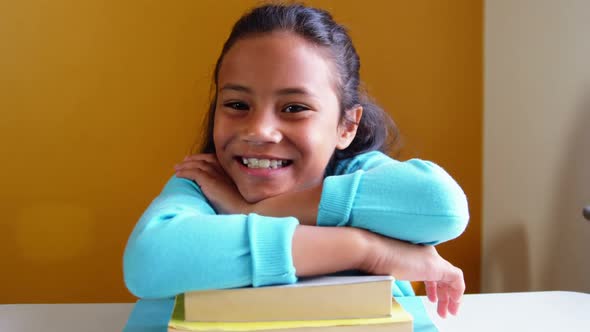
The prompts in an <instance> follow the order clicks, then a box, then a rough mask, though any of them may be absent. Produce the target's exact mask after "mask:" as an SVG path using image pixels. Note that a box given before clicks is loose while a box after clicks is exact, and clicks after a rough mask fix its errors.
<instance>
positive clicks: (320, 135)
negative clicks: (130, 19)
mask: <svg viewBox="0 0 590 332" xmlns="http://www.w3.org/2000/svg"><path fill="white" fill-rule="evenodd" d="M359 68H360V62H359V57H358V55H357V53H356V51H355V49H354V47H353V45H352V42H351V40H350V37H349V36H348V34H347V32H346V30H345V28H344V27H342V26H341V25H339V24H337V23H335V22H334V21H333V19H332V17H331V16H330V14H328V13H327V12H325V11H323V10H318V9H314V8H309V7H305V6H302V5H266V6H262V7H258V8H255V9H254V10H252V11H251V12H249V13H247V14H246V15H244V16H243V17H242V18H241V19H240V20H239V21H238V22H237V23H236V24H235V26H234V28H233V30H232V32H231V35H230V36H229V38H228V40H227V41H226V43H225V45H224V47H223V50H222V52H221V56H220V57H219V59H218V61H217V65H216V67H215V72H214V81H213V83H214V87H215V95H214V97H213V100H212V102H211V107H210V109H209V114H208V116H209V120H208V125H207V128H205V132H204V133H205V140H204V145H203V148H202V150H201V153H199V154H195V155H191V156H188V157H186V158H185V159H184V161H182V162H181V163H179V164H177V165H176V166H175V170H176V174H175V175H174V176H173V177H172V178H171V179H170V181H169V182H168V183H167V184H166V186H165V187H164V189H163V190H162V192H161V193H160V195H159V196H158V197H157V198H156V199H155V200H154V201H153V202H152V203H151V205H150V206H149V207H148V209H147V210H146V211H145V212H144V214H143V215H142V217H141V219H140V220H139V222H138V223H137V225H136V227H135V229H134V230H133V232H132V234H131V236H130V238H129V241H128V243H127V248H126V250H125V255H124V273H125V282H126V284H127V287H128V288H129V290H130V291H131V292H132V293H133V294H135V295H136V296H138V297H144V298H158V297H171V296H174V295H176V294H179V293H183V292H186V291H192V290H204V289H215V288H230V287H242V286H250V285H251V286H254V287H259V286H266V285H273V284H288V283H294V282H296V281H297V277H303V276H312V275H321V274H328V273H336V272H342V271H351V270H356V271H361V272H364V273H370V274H381V275H383V274H387V275H392V276H394V277H395V278H396V279H397V280H398V281H396V287H395V289H394V295H396V296H407V295H413V294H414V293H413V291H412V288H411V286H410V284H409V282H408V281H412V280H413V281H425V284H426V292H427V295H428V297H429V299H430V300H431V301H438V313H439V314H440V315H441V316H443V317H444V316H445V315H446V313H447V312H450V313H452V314H456V313H457V310H458V308H459V303H460V299H461V296H462V295H463V292H464V290H465V283H464V280H463V274H462V272H461V270H460V269H458V268H456V267H454V266H453V265H451V264H450V263H449V262H447V261H446V260H444V259H443V258H442V257H440V256H439V255H438V253H437V252H436V250H435V248H434V245H436V244H438V243H441V242H444V241H448V240H450V239H453V238H455V237H457V236H459V235H460V234H461V233H462V232H463V230H464V229H465V227H466V225H467V221H468V210H467V201H466V198H465V195H464V193H463V191H462V190H461V188H460V187H459V186H458V185H457V183H456V182H455V181H454V180H453V179H452V178H451V177H450V176H449V175H448V174H447V173H446V172H445V171H444V170H443V169H442V168H440V167H439V166H437V165H435V164H433V163H431V162H428V161H423V160H418V159H412V160H409V161H406V162H400V161H397V160H395V159H392V158H390V157H388V156H387V155H386V154H384V153H383V152H386V151H387V142H388V137H389V138H391V137H395V136H396V133H395V128H394V127H393V122H392V121H391V119H390V118H389V117H388V116H387V115H386V114H385V112H383V110H381V109H380V108H379V107H378V106H376V105H374V104H372V103H370V102H368V101H367V100H368V98H366V96H364V95H363V94H362V93H361V91H360V89H359V84H360V79H359ZM400 280H406V281H400Z"/></svg>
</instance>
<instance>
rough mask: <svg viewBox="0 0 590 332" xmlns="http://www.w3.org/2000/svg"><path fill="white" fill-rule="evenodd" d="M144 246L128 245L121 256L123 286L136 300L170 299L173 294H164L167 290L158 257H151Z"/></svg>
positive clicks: (137, 244)
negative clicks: (159, 267)
mask: <svg viewBox="0 0 590 332" xmlns="http://www.w3.org/2000/svg"><path fill="white" fill-rule="evenodd" d="M151 251H152V250H150V249H149V248H148V247H146V246H145V245H143V246H142V245H141V244H140V243H137V241H136V242H135V243H129V244H128V245H127V248H126V249H125V254H124V255H123V278H124V281H125V286H126V287H127V289H128V290H129V292H131V294H133V295H134V296H136V297H138V298H145V299H155V298H163V297H171V296H174V294H172V293H170V294H166V293H163V291H165V290H168V289H169V286H167V284H168V283H167V282H166V280H165V279H166V278H165V276H163V275H162V272H161V269H158V268H157V267H158V266H161V265H162V264H161V263H162V262H157V260H158V257H159V256H160V255H157V254H156V255H153V254H152V253H151Z"/></svg>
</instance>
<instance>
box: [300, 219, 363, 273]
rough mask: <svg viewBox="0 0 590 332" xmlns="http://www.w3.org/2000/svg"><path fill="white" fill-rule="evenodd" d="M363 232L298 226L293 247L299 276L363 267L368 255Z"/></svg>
mask: <svg viewBox="0 0 590 332" xmlns="http://www.w3.org/2000/svg"><path fill="white" fill-rule="evenodd" d="M363 232H364V231H363V230H359V229H355V228H350V227H315V226H305V225H299V226H297V228H296V229H295V234H294V235H293V243H292V254H293V264H294V265H295V270H296V273H297V276H299V277H304V276H313V275H320V274H328V273H334V272H340V271H346V270H355V269H359V268H360V267H361V266H363V264H364V262H365V260H366V254H367V252H368V245H367V239H366V236H365V235H363Z"/></svg>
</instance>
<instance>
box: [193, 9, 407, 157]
mask: <svg viewBox="0 0 590 332" xmlns="http://www.w3.org/2000/svg"><path fill="white" fill-rule="evenodd" d="M274 31H290V32H293V33H296V34H297V35H299V36H301V37H303V38H305V39H306V40H308V41H310V42H312V43H314V44H315V45H319V46H322V47H325V48H326V49H328V50H329V51H330V54H331V56H332V61H333V63H334V64H335V67H336V69H337V72H338V75H337V82H336V83H337V84H336V86H337V90H338V91H337V94H338V97H339V101H340V118H341V120H342V119H343V120H344V121H349V120H348V119H347V118H346V111H347V110H350V109H352V108H354V107H356V106H358V105H361V106H362V107H363V115H362V117H361V121H360V123H358V124H357V125H358V128H357V132H356V136H355V138H354V140H353V141H352V143H351V144H350V145H349V146H348V147H347V148H346V149H344V150H336V151H335V152H334V155H333V156H332V160H331V163H332V162H334V161H337V160H341V159H346V158H349V157H353V156H356V155H358V154H361V153H363V152H368V151H373V150H379V151H382V152H389V149H390V148H392V147H393V146H394V145H396V144H397V143H398V139H399V133H398V130H397V127H396V125H395V123H394V122H393V120H392V119H391V117H390V116H389V115H388V114H387V113H385V112H384V111H383V109H381V108H380V107H379V106H377V105H376V104H375V103H373V102H371V101H370V99H369V97H368V96H367V94H366V93H365V92H364V91H363V90H362V88H361V86H360V78H359V69H360V59H359V56H358V54H357V52H356V50H355V48H354V46H353V44H352V41H351V39H350V36H349V35H348V32H347V30H346V28H345V27H343V26H342V25H340V24H338V23H336V22H335V21H334V19H333V18H332V15H330V13H328V12H327V11H325V10H322V9H317V8H311V7H306V6H303V5H300V4H290V5H285V4H268V5H263V6H260V7H256V8H254V9H252V10H251V11H250V12H248V13H246V14H245V15H244V16H242V17H241V18H240V19H239V20H238V21H237V22H236V24H235V25H234V27H233V29H232V31H231V34H230V35H229V37H228V39H227V41H226V42H225V44H224V45H223V49H222V51H221V55H220V56H219V59H217V64H216V65H215V72H214V75H213V86H212V95H213V97H212V100H211V104H210V106H209V112H208V114H207V117H206V119H205V126H206V130H205V132H204V133H203V144H202V147H201V152H202V153H213V152H215V146H214V142H213V121H214V117H215V108H216V103H217V84H218V75H219V69H220V67H221V63H222V61H223V58H224V56H225V54H226V53H227V52H228V51H229V49H230V48H231V47H232V46H233V45H234V44H235V43H236V42H237V41H238V40H240V39H242V38H245V37H248V36H252V35H254V34H261V33H270V32H274Z"/></svg>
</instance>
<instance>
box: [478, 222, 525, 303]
mask: <svg viewBox="0 0 590 332" xmlns="http://www.w3.org/2000/svg"><path fill="white" fill-rule="evenodd" d="M510 225H511V226H510V227H505V228H503V230H502V233H500V234H497V236H495V238H494V239H493V240H492V241H491V243H490V245H489V250H488V253H489V257H488V258H487V262H488V266H489V269H488V273H489V274H490V275H489V276H488V278H489V280H491V281H492V284H490V285H488V288H490V289H501V290H502V291H503V292H522V291H523V290H527V289H529V286H530V267H529V259H530V257H529V243H528V240H527V236H526V230H525V226H524V224H523V223H522V222H519V221H517V220H515V221H514V222H512V223H511V224H510Z"/></svg>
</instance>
